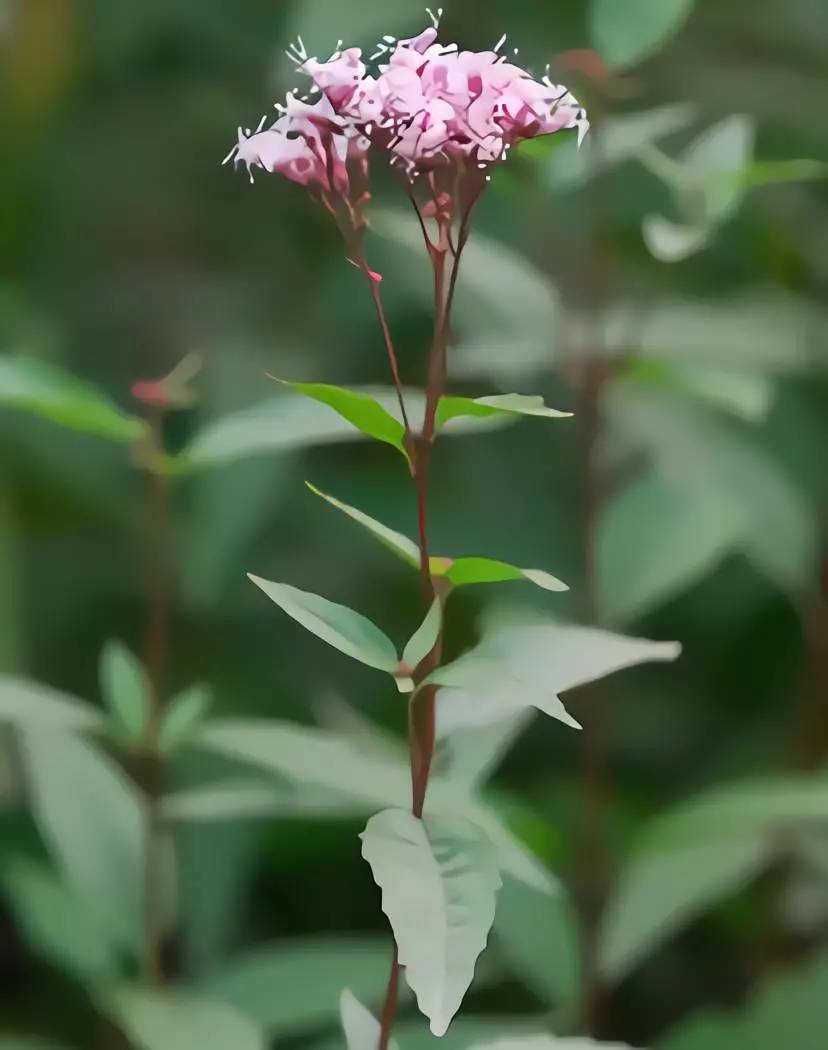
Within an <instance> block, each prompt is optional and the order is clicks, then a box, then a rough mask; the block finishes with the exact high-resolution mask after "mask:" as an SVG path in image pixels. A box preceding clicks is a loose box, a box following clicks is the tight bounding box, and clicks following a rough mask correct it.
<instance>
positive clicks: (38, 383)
mask: <svg viewBox="0 0 828 1050" xmlns="http://www.w3.org/2000/svg"><path fill="white" fill-rule="evenodd" d="M0 404H7V405H11V406H13V407H14V408H19V409H22V410H24V411H27V412H31V413H32V414H33V415H37V416H42V417H43V418H44V419H48V420H49V421H50V422H52V423H57V424H58V425H60V426H63V427H67V428H68V429H70V430H79V431H82V432H84V433H86V434H95V435H96V436H97V437H102V438H108V439H109V440H110V441H135V440H136V439H138V438H140V437H141V435H142V434H143V433H144V423H143V421H142V420H140V419H137V418H136V417H135V416H130V415H127V413H125V412H122V411H121V410H120V409H119V408H118V407H117V406H116V405H114V404H113V403H112V402H111V401H110V400H109V399H108V398H107V397H106V396H105V395H104V394H103V393H101V391H100V390H98V389H97V388H96V387H94V386H92V384H91V383H85V382H83V381H82V380H80V379H77V378H76V377H75V376H73V375H70V374H69V373H68V372H64V371H63V370H62V369H60V368H57V367H56V366H55V365H51V364H49V363H47V362H46V361H39V360H37V359H36V358H32V357H6V356H3V357H0Z"/></svg>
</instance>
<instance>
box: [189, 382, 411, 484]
mask: <svg viewBox="0 0 828 1050" xmlns="http://www.w3.org/2000/svg"><path fill="white" fill-rule="evenodd" d="M355 392H356V393H360V394H363V395H364V396H366V397H369V398H371V399H372V400H373V401H375V402H377V403H378V404H379V405H380V406H381V407H384V408H385V409H386V410H387V411H388V413H389V414H391V415H393V413H394V411H399V408H398V406H397V395H396V392H395V391H394V390H391V389H389V388H387V387H371V388H366V389H365V390H362V391H355ZM405 400H406V406H407V407H408V409H409V411H411V413H412V417H415V416H417V415H422V412H423V407H424V404H425V401H424V398H423V395H422V394H421V393H420V392H418V391H412V390H406V391H405ZM400 425H402V424H400ZM365 436H366V435H365V434H363V433H362V432H361V431H359V430H356V429H355V428H354V427H353V426H352V424H351V423H349V422H348V421H347V420H346V419H344V418H343V417H342V416H340V415H337V414H336V413H334V412H331V411H330V408H329V406H328V405H326V404H323V403H322V402H319V401H312V400H310V399H308V398H301V397H295V396H293V395H292V394H285V395H283V396H279V397H273V398H269V399H268V400H267V401H263V402H262V403H261V404H258V405H252V406H251V407H249V408H243V409H240V410H239V411H237V412H232V413H230V414H229V415H226V416H223V417H222V418H220V419H217V420H215V421H213V422H211V423H208V424H207V425H206V426H205V427H204V429H203V430H201V431H200V432H199V433H198V434H197V435H196V436H195V438H194V439H193V440H192V442H191V443H190V444H189V445H188V446H187V447H186V448H185V449H184V450H183V451H182V452H181V453H180V454H179V455H178V456H177V457H176V458H175V460H174V463H175V467H176V469H177V470H178V471H179V472H180V473H186V472H188V471H194V470H203V469H208V468H210V467H216V466H220V465H222V464H226V463H233V462H235V461H236V460H238V459H243V458H246V457H248V456H255V455H262V454H264V453H270V454H272V453H279V452H290V451H293V450H295V449H301V448H308V447H314V446H316V445H328V444H332V443H335V442H340V441H353V440H355V439H359V438H364V437H365Z"/></svg>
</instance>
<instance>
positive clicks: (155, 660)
mask: <svg viewBox="0 0 828 1050" xmlns="http://www.w3.org/2000/svg"><path fill="white" fill-rule="evenodd" d="M150 435H151V462H150V465H149V492H148V501H147V502H148V515H147V517H148V521H147V536H148V547H149V557H148V562H149V572H150V592H149V605H148V610H147V627H146V638H145V645H144V660H145V665H146V670H147V679H148V685H149V695H148V697H147V708H148V720H147V731H146V737H145V739H144V747H143V749H142V753H141V754H140V755H139V756H138V767H137V778H138V780H139V782H140V784H141V787H142V788H143V790H144V795H145V809H144V958H143V965H142V970H143V976H144V979H145V980H146V981H147V982H148V983H150V984H161V983H162V982H163V979H164V966H163V959H162V938H163V932H162V920H161V912H162V908H163V899H162V894H163V887H162V872H161V863H162V861H161V856H160V849H161V812H160V804H159V803H160V798H161V793H162V790H163V783H162V768H161V763H160V760H159V758H158V748H157V743H158V734H159V731H160V728H161V713H162V704H163V696H164V688H165V677H166V664H167V643H168V637H169V609H170V579H169V572H170V568H169V542H170V541H169V533H170V491H169V479H168V478H167V476H166V475H165V474H164V472H163V469H162V468H161V465H160V458H161V456H162V455H163V449H164V410H163V408H157V409H154V411H153V415H152V417H151V418H150Z"/></svg>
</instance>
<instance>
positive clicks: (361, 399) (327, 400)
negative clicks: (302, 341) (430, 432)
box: [279, 379, 408, 459]
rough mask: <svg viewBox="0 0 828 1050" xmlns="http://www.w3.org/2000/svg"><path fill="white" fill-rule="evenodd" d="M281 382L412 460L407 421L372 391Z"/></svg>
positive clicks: (328, 385)
mask: <svg viewBox="0 0 828 1050" xmlns="http://www.w3.org/2000/svg"><path fill="white" fill-rule="evenodd" d="M279 382H280V383H284V384H285V386H289V387H290V388H291V390H295V391H296V392H297V393H299V394H304V396H305V397H309V398H311V400H313V401H319V402H320V403H321V404H323V405H327V406H328V407H329V408H332V409H333V410H334V412H336V413H337V414H338V415H340V416H342V418H343V419H345V420H347V422H349V423H350V424H351V425H352V426H354V427H356V429H357V430H359V431H360V432H361V433H363V434H365V435H366V436H367V437H372V438H374V439H375V440H376V441H382V442H385V444H387V445H392V446H393V447H394V448H396V449H397V450H398V451H399V452H402V454H403V455H404V456H405V458H406V459H408V453H407V452H406V449H405V442H404V437H405V429H404V427H403V424H402V423H401V422H400V421H399V419H397V418H396V417H395V416H393V415H392V414H391V413H390V412H388V411H387V410H386V409H385V408H383V406H382V405H381V404H380V403H379V402H378V401H375V400H374V398H372V397H370V396H369V395H368V394H363V393H360V392H358V391H356V390H346V389H345V388H344V387H341V386H332V385H330V384H329V383H288V382H286V381H285V380H283V379H280V380H279Z"/></svg>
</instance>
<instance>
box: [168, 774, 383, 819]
mask: <svg viewBox="0 0 828 1050" xmlns="http://www.w3.org/2000/svg"><path fill="white" fill-rule="evenodd" d="M161 807H162V813H163V814H164V817H165V819H166V820H171V821H180V822H189V823H204V822H210V823H215V822H219V821H240V820H256V819H268V820H272V819H273V818H274V817H288V818H290V817H293V818H312V817H318V818H320V819H323V820H324V819H325V818H327V817H330V818H332V819H336V818H337V817H342V818H345V817H348V816H349V815H354V816H359V815H361V814H362V812H363V808H362V807H360V806H358V805H356V804H355V803H354V802H353V801H351V800H349V799H348V798H347V797H343V796H342V795H339V794H336V793H335V792H333V791H330V792H328V791H324V790H321V789H310V788H307V787H305V788H303V789H302V790H301V791H300V790H297V789H296V788H295V787H284V786H282V785H279V784H276V783H267V782H264V783H263V782H262V781H255V780H250V781H244V780H240V781H227V780H223V781H222V782H221V783H220V784H216V785H212V784H211V785H207V786H206V787H197V788H188V789H185V790H182V791H175V792H173V793H172V794H171V795H166V796H165V797H164V798H163V800H162V803H161Z"/></svg>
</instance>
